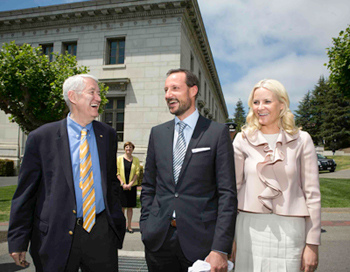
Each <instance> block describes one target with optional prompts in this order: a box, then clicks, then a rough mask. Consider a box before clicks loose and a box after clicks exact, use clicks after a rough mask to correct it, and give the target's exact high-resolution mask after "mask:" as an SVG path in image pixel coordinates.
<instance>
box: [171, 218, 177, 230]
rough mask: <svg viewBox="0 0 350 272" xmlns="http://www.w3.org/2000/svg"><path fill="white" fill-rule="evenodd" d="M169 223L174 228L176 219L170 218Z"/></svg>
mask: <svg viewBox="0 0 350 272" xmlns="http://www.w3.org/2000/svg"><path fill="white" fill-rule="evenodd" d="M170 225H171V226H172V227H174V228H176V219H171V221H170Z"/></svg>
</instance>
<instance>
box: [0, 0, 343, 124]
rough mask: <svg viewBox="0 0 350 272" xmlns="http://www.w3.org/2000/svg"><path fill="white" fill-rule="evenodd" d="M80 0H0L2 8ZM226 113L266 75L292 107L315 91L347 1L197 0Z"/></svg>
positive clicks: (9, 8)
mask: <svg viewBox="0 0 350 272" xmlns="http://www.w3.org/2000/svg"><path fill="white" fill-rule="evenodd" d="M80 1H81V0H0V11H6V10H13V9H23V8H31V7H37V6H48V5H57V4H64V3H72V2H80ZM197 1H198V4H199V7H200V10H201V14H202V18H203V21H204V25H205V29H206V32H207V36H208V39H209V43H210V47H211V51H212V54H213V57H214V61H215V65H216V69H217V72H218V75H219V78H220V82H221V87H222V90H223V93H224V96H225V100H226V105H227V109H228V112H229V117H230V118H232V116H233V113H234V110H235V107H236V103H237V101H238V99H241V100H242V102H243V104H244V106H245V107H246V111H247V100H248V96H249V93H250V91H251V90H252V88H253V86H254V85H255V84H256V83H257V82H258V81H260V80H261V79H264V78H273V79H276V80H278V81H280V82H281V83H282V84H283V85H284V86H285V87H286V89H287V91H288V93H289V97H290V101H291V106H290V108H291V110H292V111H295V110H296V109H297V107H298V104H299V101H301V100H302V98H303V97H304V95H305V94H306V93H307V92H308V91H309V90H313V89H314V86H315V85H316V84H317V81H318V79H319V78H320V76H324V77H326V78H328V76H329V72H328V70H327V68H326V67H325V66H324V63H327V62H328V56H327V48H329V47H331V46H332V38H333V37H338V36H339V32H340V31H341V30H345V29H346V28H347V27H348V25H349V24H350V16H349V14H350V5H349V0H334V1H329V0H283V1H281V0H215V1H213V0H197Z"/></svg>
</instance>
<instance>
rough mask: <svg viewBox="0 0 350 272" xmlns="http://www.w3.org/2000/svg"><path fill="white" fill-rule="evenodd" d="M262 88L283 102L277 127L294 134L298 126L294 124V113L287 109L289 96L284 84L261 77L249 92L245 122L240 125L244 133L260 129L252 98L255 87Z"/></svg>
mask: <svg viewBox="0 0 350 272" xmlns="http://www.w3.org/2000/svg"><path fill="white" fill-rule="evenodd" d="M259 88H264V89H267V90H269V91H271V92H273V93H274V95H275V96H276V97H277V99H278V101H279V102H280V103H283V105H284V107H283V109H282V110H281V112H280V120H279V122H278V126H279V128H283V129H284V130H285V131H286V132H287V133H289V134H292V135H293V134H296V133H298V131H299V128H298V127H296V126H295V121H294V114H293V113H292V112H291V110H290V109H289V96H288V93H287V91H286V89H285V88H284V86H283V85H282V84H281V83H280V82H279V81H277V80H274V79H263V80H260V81H259V82H258V83H257V84H255V86H254V88H253V90H252V91H251V92H250V95H249V98H248V106H249V112H248V114H247V118H246V124H245V125H244V126H243V127H242V130H244V131H245V132H246V133H253V132H254V131H256V130H258V129H259V130H260V129H261V124H260V123H259V120H258V118H257V117H256V116H255V114H254V112H253V99H254V92H255V90H256V89H259Z"/></svg>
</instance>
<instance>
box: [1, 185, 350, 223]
mask: <svg viewBox="0 0 350 272" xmlns="http://www.w3.org/2000/svg"><path fill="white" fill-rule="evenodd" d="M320 184H321V196H322V208H350V179H329V178H321V179H320ZM16 187H17V186H16V185H12V186H6V187H0V222H7V221H9V218H10V207H11V199H12V196H13V194H14V193H15V190H16ZM140 206H141V205H140V198H139V196H138V197H137V207H138V208H139V207H140Z"/></svg>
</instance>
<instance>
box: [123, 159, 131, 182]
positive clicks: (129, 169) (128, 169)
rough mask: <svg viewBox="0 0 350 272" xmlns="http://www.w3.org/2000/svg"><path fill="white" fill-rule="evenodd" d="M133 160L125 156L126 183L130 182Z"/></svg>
mask: <svg viewBox="0 0 350 272" xmlns="http://www.w3.org/2000/svg"><path fill="white" fill-rule="evenodd" d="M131 165H132V160H131V162H129V161H128V160H127V159H125V158H124V174H125V183H126V184H129V179H130V171H131Z"/></svg>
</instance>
